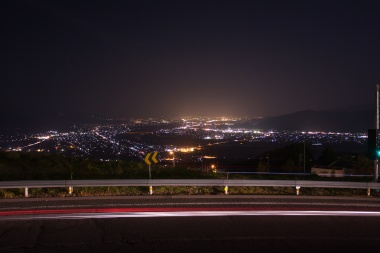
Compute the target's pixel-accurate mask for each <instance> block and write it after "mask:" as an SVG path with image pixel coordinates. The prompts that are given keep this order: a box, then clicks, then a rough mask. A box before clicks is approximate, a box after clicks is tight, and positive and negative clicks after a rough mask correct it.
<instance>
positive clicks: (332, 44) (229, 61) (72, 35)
mask: <svg viewBox="0 0 380 253" xmlns="http://www.w3.org/2000/svg"><path fill="white" fill-rule="evenodd" d="M0 21H1V23H0V32H1V36H0V38H1V40H0V50H1V51H0V53H1V58H0V59H1V60H0V62H1V69H0V82H1V93H0V106H1V109H0V111H8V112H27V111H33V112H46V111H50V112H61V113H73V112H79V113H88V114H96V115H103V116H111V117H132V116H133V117H136V116H137V117H140V116H142V117H143V116H162V115H171V116H186V115H201V116H205V115H207V116H229V115H234V116H270V115H280V114H284V113H292V112H295V111H300V110H306V109H315V110H320V109H338V108H345V107H351V108H359V107H360V108H361V107H363V106H368V107H370V106H372V105H373V106H374V104H375V101H374V100H375V95H376V88H375V85H376V84H378V83H380V1H378V0H374V1H366V0H360V1H359V0H358V1H350V0H344V1H333V0H326V1H323V0H317V1H311V0H310V1H309V0H300V1H288V0H286V1H285V0H280V1H270V0H261V1H255V0H247V1H239V0H231V1H225V0H216V1H206V0H203V1H195V0H189V1H181V0H175V1H160V0H151V1H142V0H136V1H128V0H124V1H111V0H105V1H95V0H91V1H80V0H72V1H69V0H66V1H54V0H49V1H33V0H28V1H19V0H6V1H2V2H1V6H0Z"/></svg>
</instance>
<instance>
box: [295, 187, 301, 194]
mask: <svg viewBox="0 0 380 253" xmlns="http://www.w3.org/2000/svg"><path fill="white" fill-rule="evenodd" d="M300 188H301V187H299V186H296V193H297V195H300Z"/></svg>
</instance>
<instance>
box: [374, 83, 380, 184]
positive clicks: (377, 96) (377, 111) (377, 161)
mask: <svg viewBox="0 0 380 253" xmlns="http://www.w3.org/2000/svg"><path fill="white" fill-rule="evenodd" d="M379 89H380V85H379V84H376V129H377V134H376V152H377V149H378V145H379V144H378V131H379ZM374 174H375V182H376V183H377V182H378V178H379V158H378V157H377V155H376V160H375V173H374Z"/></svg>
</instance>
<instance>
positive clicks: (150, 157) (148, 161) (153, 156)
mask: <svg viewBox="0 0 380 253" xmlns="http://www.w3.org/2000/svg"><path fill="white" fill-rule="evenodd" d="M157 154H158V152H157V151H154V152H151V153H148V154H147V155H146V156H145V159H144V161H145V162H146V164H148V165H151V164H152V163H158V160H157V158H156V156H157Z"/></svg>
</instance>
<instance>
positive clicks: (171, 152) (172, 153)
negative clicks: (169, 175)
mask: <svg viewBox="0 0 380 253" xmlns="http://www.w3.org/2000/svg"><path fill="white" fill-rule="evenodd" d="M170 154H171V155H173V167H175V157H174V150H173V151H170Z"/></svg>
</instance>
